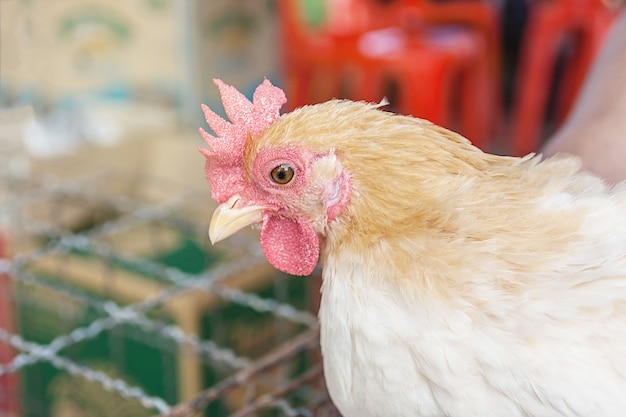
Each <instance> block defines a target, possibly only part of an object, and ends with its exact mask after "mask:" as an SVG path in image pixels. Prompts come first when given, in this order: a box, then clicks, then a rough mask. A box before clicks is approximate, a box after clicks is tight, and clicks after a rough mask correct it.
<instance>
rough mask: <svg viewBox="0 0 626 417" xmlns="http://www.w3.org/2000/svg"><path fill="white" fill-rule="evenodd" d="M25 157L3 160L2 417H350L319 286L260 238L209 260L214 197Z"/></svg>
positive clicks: (220, 249)
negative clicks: (340, 408)
mask: <svg viewBox="0 0 626 417" xmlns="http://www.w3.org/2000/svg"><path fill="white" fill-rule="evenodd" d="M20 158H23V157H20V156H19V154H15V153H12V152H8V151H3V152H2V156H1V157H0V286H1V288H0V298H1V300H0V415H4V416H18V415H19V416H33V417H35V416H36V417H39V416H54V417H61V416H115V417H125V416H133V417H137V416H151V415H159V416H211V417H213V416H232V417H235V416H236V417H243V416H267V417H274V416H329V417H330V416H337V415H338V413H337V412H336V411H335V409H334V408H333V407H332V404H331V403H330V401H329V398H328V395H327V393H326V390H325V387H324V384H323V378H322V370H321V361H320V355H319V342H318V339H319V337H318V328H317V320H316V318H315V315H314V314H313V313H312V312H313V311H314V309H315V307H314V305H315V300H316V296H317V294H316V293H317V291H318V290H317V287H316V285H315V282H316V280H318V279H319V278H308V279H303V278H297V277H289V276H286V275H283V274H280V273H278V272H276V271H275V270H273V268H271V267H269V266H268V265H267V264H266V262H265V260H264V258H263V256H262V253H261V251H260V247H259V245H258V238H257V237H256V236H254V235H246V234H245V233H244V234H241V235H238V236H234V237H233V238H230V239H229V240H228V241H227V242H226V243H225V244H220V245H218V246H216V247H213V246H211V245H210V244H209V242H208V238H207V236H206V230H207V226H208V219H209V216H210V214H211V210H212V206H211V205H210V199H209V197H208V187H204V188H203V189H193V188H190V187H187V186H183V185H181V184H180V183H177V182H175V181H172V180H164V179H159V178H155V177H146V176H142V175H138V174H137V171H136V170H128V171H126V172H124V171H123V170H122V171H120V170H116V171H106V170H103V169H101V167H99V166H94V165H93V164H89V163H88V164H82V165H81V160H80V159H71V158H70V159H66V160H65V161H64V162H59V161H55V162H48V163H46V162H38V163H33V162H32V161H28V160H26V159H25V158H23V160H20ZM83 162H84V161H83Z"/></svg>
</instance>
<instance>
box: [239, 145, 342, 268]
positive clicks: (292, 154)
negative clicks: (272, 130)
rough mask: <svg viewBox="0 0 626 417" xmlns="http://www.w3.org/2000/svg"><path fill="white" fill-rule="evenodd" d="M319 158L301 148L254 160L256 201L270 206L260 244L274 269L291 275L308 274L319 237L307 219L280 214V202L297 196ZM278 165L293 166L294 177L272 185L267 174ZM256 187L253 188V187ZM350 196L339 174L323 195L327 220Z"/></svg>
mask: <svg viewBox="0 0 626 417" xmlns="http://www.w3.org/2000/svg"><path fill="white" fill-rule="evenodd" d="M317 158H319V155H316V154H314V153H312V152H310V151H307V150H305V149H302V148H297V147H293V148H286V149H279V150H274V149H270V150H266V151H261V152H260V153H259V154H258V155H257V157H256V160H255V164H254V167H253V172H252V174H253V176H254V178H256V182H257V184H258V185H259V188H260V189H259V190H258V191H255V192H254V193H255V194H256V195H254V196H250V197H251V198H252V199H253V200H256V201H255V202H256V203H262V204H264V205H266V206H268V207H269V210H268V211H267V212H266V213H265V216H264V219H263V225H262V227H261V247H262V249H263V253H264V254H265V257H266V258H267V260H268V261H269V262H270V263H271V264H272V265H273V266H274V267H275V268H277V269H279V270H281V271H284V272H286V273H288V274H292V275H309V274H311V272H313V269H314V268H315V266H316V265H317V261H318V258H319V249H320V244H319V238H318V236H317V233H316V231H315V229H314V228H313V226H312V225H311V222H310V220H309V219H306V218H303V217H298V216H293V215H287V213H281V211H280V210H281V206H282V204H281V202H282V201H284V200H290V199H297V198H299V194H300V192H301V191H302V189H303V188H305V186H306V179H307V178H308V175H309V173H310V172H311V167H312V164H313V162H314V161H315V160H316V159H317ZM281 164H289V165H292V166H293V167H294V171H295V176H294V178H293V180H292V181H291V182H290V183H288V184H285V185H279V184H273V183H272V182H271V180H270V179H269V173H270V172H271V170H272V169H273V168H275V167H276V166H278V165H281ZM255 188H256V187H255ZM349 195H350V178H349V176H348V175H346V174H342V175H341V176H339V177H338V178H337V179H336V180H335V183H334V184H333V186H332V187H330V189H329V190H328V191H327V192H326V193H325V195H324V196H323V198H324V200H325V203H326V205H327V216H328V220H329V221H332V220H334V219H335V218H336V217H337V216H338V215H339V213H340V212H341V211H342V210H343V209H344V208H345V206H346V205H347V203H348V200H349Z"/></svg>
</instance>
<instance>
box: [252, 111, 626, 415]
mask: <svg viewBox="0 0 626 417" xmlns="http://www.w3.org/2000/svg"><path fill="white" fill-rule="evenodd" d="M592 139H593V138H590V140H592ZM290 146H298V147H304V148H306V149H310V150H311V151H312V152H314V153H315V154H320V155H332V158H327V159H326V160H325V162H324V163H325V165H324V166H323V167H321V166H317V167H316V168H315V167H314V168H315V169H313V177H314V178H313V179H311V182H312V183H315V184H318V185H319V184H324V183H325V182H324V181H326V180H325V178H332V177H336V175H337V174H336V173H337V172H344V171H345V172H347V174H348V175H349V178H350V181H351V187H352V189H351V197H350V202H349V204H348V205H347V207H346V208H345V210H343V212H342V213H341V214H340V215H339V216H338V217H337V218H336V219H334V220H333V221H330V222H325V221H324V217H323V216H321V215H315V213H316V210H319V208H318V206H319V203H317V205H316V203H315V202H314V199H311V201H309V200H308V199H306V198H304V197H302V198H300V199H299V202H298V204H299V205H298V206H295V205H294V207H297V209H298V210H299V211H298V213H304V214H306V216H311V218H312V219H316V220H315V221H314V228H315V231H316V232H317V233H318V235H319V236H320V237H321V239H322V241H323V245H322V253H321V262H322V265H323V288H322V304H321V309H320V321H321V329H322V332H321V336H322V350H323V358H324V368H325V374H326V380H327V384H328V389H329V391H330V394H331V397H332V399H333V400H334V402H335V403H336V405H337V406H338V408H339V410H340V411H341V413H342V414H343V415H344V417H484V416H490V417H529V416H532V417H574V416H578V417H580V416H585V417H596V416H597V417H622V416H624V415H626V186H625V185H621V186H618V187H615V188H609V187H608V186H606V185H605V184H604V183H603V182H602V181H601V180H600V179H598V178H595V177H593V176H591V175H589V174H585V173H582V172H579V170H578V168H579V165H578V162H577V161H576V160H573V159H565V158H562V159H559V158H557V159H550V160H546V161H540V158H539V157H533V156H529V157H526V158H522V159H519V158H510V157H501V156H495V155H489V154H485V153H483V152H481V151H480V150H479V149H477V148H475V147H473V146H472V145H471V144H470V143H469V142H468V141H467V140H465V139H464V138H462V137H461V136H459V135H457V134H455V133H453V132H450V131H448V130H446V129H443V128H441V127H438V126H435V125H433V124H431V123H429V122H426V121H423V120H419V119H414V118H410V117H404V116H397V115H392V114H390V113H386V112H383V111H380V110H378V109H376V106H374V105H367V104H363V103H353V102H349V101H331V102H328V103H324V104H321V105H316V106H308V107H304V108H302V109H299V110H296V111H294V112H292V113H289V114H287V115H283V116H282V117H281V119H280V120H279V121H278V122H277V123H275V124H274V125H272V126H271V127H270V128H269V129H267V131H266V132H265V133H264V134H263V135H262V136H261V137H259V138H257V139H255V140H254V141H252V143H250V144H249V147H248V148H247V149H246V156H245V158H246V164H247V166H252V164H253V163H254V160H255V158H256V155H257V154H258V153H259V152H261V151H262V150H263V149H268V148H276V149H280V148H284V147H290ZM248 172H250V170H248ZM325 173H326V174H325ZM294 204H295V203H294ZM294 207H292V208H290V210H291V211H293V212H295V211H296V208H294ZM304 214H303V215H304Z"/></svg>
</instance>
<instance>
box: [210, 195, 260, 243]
mask: <svg viewBox="0 0 626 417" xmlns="http://www.w3.org/2000/svg"><path fill="white" fill-rule="evenodd" d="M240 200H241V197H239V196H238V195H234V196H232V197H231V198H230V199H229V200H228V201H227V202H225V203H222V204H220V205H219V206H217V208H216V209H215V212H214V213H213V217H212V218H211V224H210V226H209V239H210V240H211V243H213V244H215V243H217V242H219V241H220V240H224V239H226V238H227V237H229V236H231V235H232V234H234V233H236V232H238V231H239V230H241V229H243V228H244V227H246V226H249V225H251V224H254V223H258V222H260V221H261V220H262V219H263V211H264V210H265V209H266V207H263V206H244V207H236V206H237V203H238V202H239V201H240Z"/></svg>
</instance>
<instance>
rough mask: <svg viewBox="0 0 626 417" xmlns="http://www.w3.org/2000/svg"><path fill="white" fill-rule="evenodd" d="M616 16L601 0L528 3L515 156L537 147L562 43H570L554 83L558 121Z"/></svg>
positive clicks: (517, 98) (515, 115)
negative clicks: (567, 54) (556, 88)
mask: <svg viewBox="0 0 626 417" xmlns="http://www.w3.org/2000/svg"><path fill="white" fill-rule="evenodd" d="M615 15H616V12H615V11H613V10H610V9H609V8H607V7H606V2H604V1H603V0H538V1H535V2H533V3H531V4H530V11H529V19H528V23H527V28H526V30H525V36H524V39H523V43H522V51H521V56H520V68H519V73H518V76H517V83H516V92H515V103H514V113H513V118H514V131H513V143H512V153H513V154H514V155H525V154H528V153H530V152H533V151H536V150H537V149H538V148H539V146H540V140H541V136H542V131H543V127H544V119H545V117H546V113H547V112H548V110H549V109H548V104H549V103H548V101H549V97H550V92H551V88H552V79H553V77H554V71H555V67H556V64H557V60H558V58H559V56H560V54H561V53H562V52H563V47H564V46H566V45H567V44H568V43H570V46H572V44H573V46H574V48H573V49H570V52H573V53H572V54H570V55H571V56H569V57H568V58H569V59H566V61H565V62H564V65H563V75H562V78H561V80H559V81H558V86H559V90H557V91H558V96H557V100H556V103H555V105H556V108H555V116H556V123H557V124H560V123H561V122H562V121H563V120H564V118H565V116H566V115H567V113H568V112H569V110H570V109H571V107H572V105H573V103H574V100H575V99H576V95H577V93H578V90H579V89H580V86H581V85H582V82H583V80H584V78H585V75H586V74H587V71H588V69H589V67H590V65H591V63H592V61H593V59H594V57H595V56H596V53H597V52H598V51H599V49H600V47H601V45H602V42H603V40H604V36H605V34H606V32H607V30H608V28H609V27H610V25H611V22H612V21H613V18H614V17H615Z"/></svg>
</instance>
